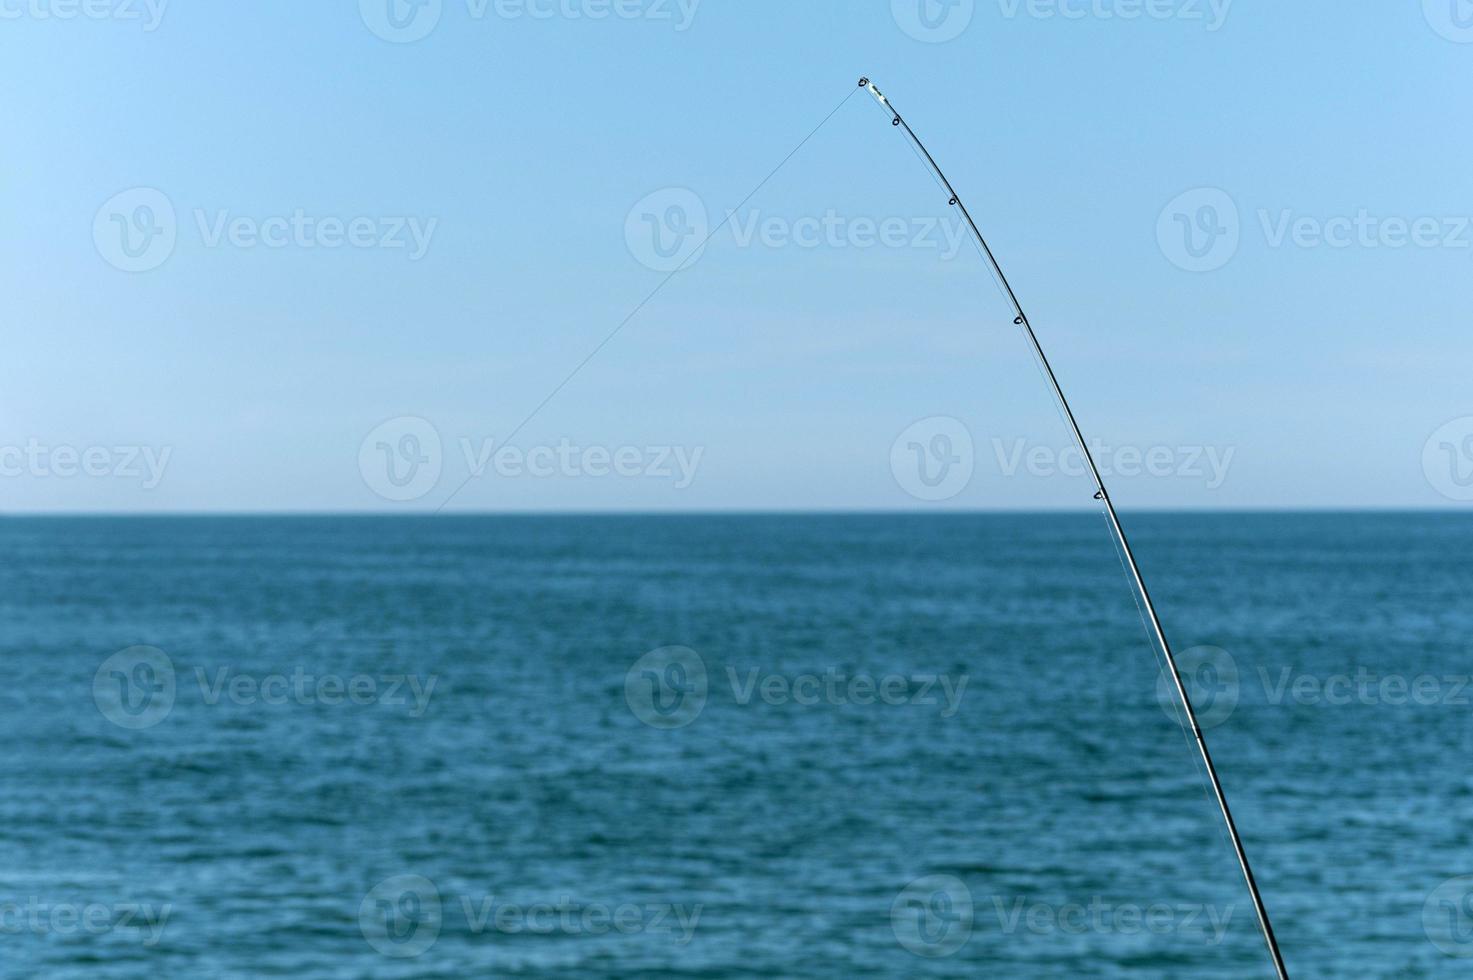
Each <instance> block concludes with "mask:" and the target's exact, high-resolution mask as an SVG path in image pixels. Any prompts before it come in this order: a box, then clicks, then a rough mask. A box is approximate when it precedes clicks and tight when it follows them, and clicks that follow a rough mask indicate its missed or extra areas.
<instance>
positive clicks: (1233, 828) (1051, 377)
mask: <svg viewBox="0 0 1473 980" xmlns="http://www.w3.org/2000/svg"><path fill="white" fill-rule="evenodd" d="M859 87H860V88H867V89H869V91H870V94H871V95H873V96H874V97H875V101H877V102H878V103H879V104H880V106H881V107H882V108H884V109H887V110H889V112H890V115H891V119H890V124H891V125H892V126H897V127H901V128H903V129H904V130H905V134H906V135H907V136H909V137H910V140H911V142H912V143H914V144H915V145H916V149H918V150H920V152H921V155H922V156H923V157H924V158H925V161H926V164H927V165H928V166H929V167H930V169H931V170H932V171H933V172H934V173H935V174H936V177H937V178H938V179H939V180H940V181H941V184H942V186H943V187H945V188H946V193H947V194H949V195H950V196H951V199H950V200H949V201H947V204H948V205H950V206H951V207H954V208H957V209H959V210H960V211H961V214H962V217H963V218H965V219H966V222H967V227H968V228H970V229H971V231H972V235H973V236H974V237H975V238H976V239H977V244H978V245H979V246H980V247H981V250H982V255H983V257H984V258H986V260H987V264H988V265H989V266H990V267H991V268H992V272H993V273H994V274H995V275H996V276H997V281H998V282H999V283H1000V284H1001V285H1002V288H1003V291H1004V292H1005V293H1007V297H1008V302H1010V303H1011V304H1012V307H1013V312H1014V313H1015V314H1016V316H1015V317H1014V318H1013V323H1015V324H1016V325H1018V326H1020V327H1022V328H1023V332H1024V333H1025V334H1026V335H1027V337H1028V342H1029V344H1030V345H1031V346H1032V347H1033V353H1034V354H1035V355H1036V356H1037V357H1038V362H1039V364H1041V365H1042V366H1043V371H1044V374H1045V375H1046V376H1047V378H1048V381H1049V384H1050V386H1052V388H1053V390H1054V397H1055V398H1056V399H1057V400H1058V403H1059V407H1060V408H1061V409H1063V412H1064V418H1065V419H1066V420H1067V421H1068V423H1069V428H1070V429H1072V430H1073V431H1074V441H1075V442H1077V443H1078V444H1079V451H1080V453H1081V454H1083V456H1084V460H1085V462H1086V463H1088V464H1089V472H1090V475H1091V476H1092V477H1093V478H1094V482H1095V487H1096V488H1097V489H1096V491H1095V499H1096V500H1098V501H1100V502H1101V503H1103V504H1104V507H1105V516H1106V517H1107V518H1108V520H1109V522H1110V528H1111V530H1112V531H1114V533H1115V539H1116V540H1117V541H1118V542H1119V543H1120V551H1121V553H1122V554H1123V555H1124V557H1125V563H1126V565H1128V566H1129V569H1130V577H1131V579H1132V580H1133V582H1134V584H1135V588H1136V591H1137V592H1138V593H1139V594H1140V597H1141V600H1142V601H1143V602H1144V603H1145V612H1146V615H1147V617H1149V619H1150V621H1151V631H1152V632H1153V633H1154V634H1155V637H1156V642H1157V643H1158V644H1159V645H1160V647H1161V652H1162V653H1164V654H1165V655H1166V665H1167V667H1168V668H1169V669H1170V671H1171V679H1172V680H1173V681H1175V682H1176V693H1177V695H1178V697H1180V699H1181V706H1182V710H1183V711H1185V713H1186V718H1187V721H1188V722H1189V723H1190V724H1191V726H1192V734H1193V735H1194V736H1196V739H1197V748H1198V749H1199V750H1200V751H1201V753H1202V762H1203V763H1204V764H1205V765H1206V766H1207V775H1208V777H1209V778H1210V779H1211V780H1212V792H1213V794H1214V795H1215V796H1216V797H1217V805H1218V807H1219V808H1220V809H1221V810H1222V819H1223V821H1224V822H1225V823H1226V824H1227V829H1228V834H1229V835H1231V837H1232V839H1233V851H1234V852H1235V853H1236V854H1237V857H1238V866H1239V867H1240V868H1242V869H1243V878H1244V879H1245V880H1246V881H1247V882H1248V891H1249V893H1250V894H1251V895H1252V896H1253V909H1254V911H1255V912H1257V913H1258V925H1259V927H1260V928H1261V929H1262V930H1263V938H1264V940H1265V941H1266V942H1267V943H1268V951H1269V953H1270V955H1272V956H1273V961H1274V969H1275V970H1277V971H1278V975H1279V980H1289V971H1288V970H1287V969H1286V968H1285V967H1284V957H1283V955H1282V954H1281V953H1280V952H1279V941H1278V939H1277V938H1275V936H1274V927H1273V923H1272V922H1270V921H1269V917H1268V909H1267V908H1266V907H1265V906H1264V904H1263V896H1262V895H1261V894H1260V893H1259V891H1258V882H1257V880H1256V879H1255V878H1254V877H1253V868H1252V866H1251V865H1249V863H1248V854H1247V852H1246V851H1244V850H1243V838H1242V837H1241V836H1239V834H1238V825H1237V824H1236V823H1234V821H1233V812H1232V810H1231V809H1229V808H1228V801H1227V796H1226V795H1225V794H1224V793H1223V789H1222V782H1221V780H1219V779H1218V778H1217V767H1216V766H1214V765H1213V764H1212V754H1211V753H1210V752H1208V751H1207V741H1206V739H1204V738H1203V737H1202V727H1201V726H1200V725H1199V724H1198V723H1197V713H1196V711H1195V710H1193V708H1192V699H1191V696H1190V695H1188V694H1187V688H1186V684H1185V683H1184V682H1183V681H1182V677H1181V670H1180V668H1178V667H1177V664H1176V655H1175V654H1174V653H1172V651H1171V644H1170V643H1169V642H1168V641H1167V639H1166V631H1165V630H1164V629H1163V628H1162V626H1161V618H1160V617H1159V616H1157V615H1156V605H1155V603H1154V602H1152V601H1151V593H1150V591H1149V590H1148V589H1147V588H1146V580H1145V578H1144V577H1142V575H1141V569H1140V566H1139V565H1138V564H1136V560H1135V552H1134V551H1132V550H1131V547H1130V541H1129V540H1128V539H1127V538H1126V537H1125V529H1124V528H1123V527H1121V526H1120V515H1118V514H1117V513H1115V504H1114V502H1113V501H1112V500H1111V499H1110V491H1109V490H1108V489H1106V487H1105V479H1104V477H1103V476H1101V475H1100V468H1099V466H1097V465H1096V464H1095V459H1094V455H1093V454H1092V453H1091V452H1090V451H1089V445H1088V444H1087V443H1086V442H1085V439H1084V432H1083V430H1081V429H1080V428H1079V422H1078V421H1077V420H1076V419H1075V418H1074V411H1073V409H1071V408H1070V407H1069V399H1067V398H1065V397H1064V389H1063V388H1062V387H1061V386H1060V385H1059V379H1058V376H1057V375H1055V374H1054V369H1053V366H1052V365H1051V364H1050V363H1049V359H1048V355H1047V354H1045V353H1044V352H1043V345H1042V344H1041V343H1039V340H1038V334H1037V333H1035V332H1034V330H1033V324H1032V323H1030V322H1029V320H1028V314H1026V313H1024V312H1023V304H1022V303H1020V302H1018V294H1017V293H1015V292H1013V287H1012V284H1011V283H1009V282H1008V277H1007V276H1006V275H1004V274H1003V271H1002V266H1001V265H1000V264H998V261H997V256H995V255H994V254H993V253H992V248H991V246H989V245H988V244H987V239H986V238H984V237H983V235H982V231H981V229H980V228H978V227H977V222H975V221H973V220H972V215H971V213H970V212H969V211H968V210H967V206H966V205H965V204H963V203H962V199H961V196H960V195H959V194H957V192H956V188H954V187H952V186H951V181H950V180H948V179H947V177H946V174H944V173H943V172H942V171H941V168H940V167H939V166H937V164H936V159H935V157H933V156H931V151H930V150H928V149H926V144H924V143H922V142H921V138H920V137H919V136H917V135H916V134H915V130H913V129H911V128H910V124H909V123H907V122H906V121H905V118H904V117H903V116H901V115H900V113H899V112H898V111H896V109H895V106H893V105H891V104H890V100H889V99H887V98H886V97H885V96H884V95H883V94H882V93H881V92H880V90H879V89H877V88H875V85H874V83H873V82H871V81H870V80H869V79H868V78H861V79H860V80H859Z"/></svg>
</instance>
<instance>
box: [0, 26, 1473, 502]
mask: <svg viewBox="0 0 1473 980" xmlns="http://www.w3.org/2000/svg"><path fill="white" fill-rule="evenodd" d="M0 58H3V64H4V68H3V71H4V73H5V75H6V79H7V82H8V84H7V86H6V91H7V93H9V94H8V95H7V97H6V98H5V99H4V100H3V101H0V124H3V127H4V132H5V133H6V137H7V138H6V141H5V153H4V155H3V157H0V167H3V169H4V180H3V181H0V216H3V219H0V228H3V233H0V284H3V288H4V297H5V302H4V315H3V323H4V326H5V338H6V357H5V358H3V360H0V512H26V511H140V512H157V511H199V510H204V511H210V510H218V511H232V512H233V511H257V510H268V511H269V510H286V511H297V510H328V511H393V512H403V513H421V512H432V511H436V510H440V509H442V508H443V509H446V510H451V511H456V510H503V509H505V510H577V511H589V510H594V511H596V510H641V511H650V510H721V509H737V510H749V509H831V508H837V509H879V510H883V509H932V508H934V509H949V508H960V509H989V508H1000V509H1012V508H1052V507H1071V508H1072V507H1079V506H1088V505H1089V497H1090V494H1091V493H1092V487H1090V486H1089V485H1088V481H1087V480H1086V479H1084V478H1083V477H1082V475H1080V472H1079V467H1078V460H1077V458H1075V456H1074V455H1073V453H1072V452H1071V451H1070V450H1069V437H1068V433H1067V431H1066V430H1065V429H1064V428H1063V426H1062V425H1061V422H1060V419H1059V417H1058V414H1057V412H1056V411H1055V409H1054V408H1053V406H1052V405H1051V402H1050V399H1049V397H1048V392H1047V389H1046V388H1045V387H1044V384H1043V382H1042V380H1041V378H1040V376H1039V373H1038V371H1037V370H1036V368H1035V365H1034V364H1033V362H1032V360H1031V358H1030V356H1029V353H1028V351H1027V349H1026V347H1025V346H1024V343H1023V341H1022V339H1021V338H1020V336H1019V335H1018V333H1017V330H1016V328H1015V327H1013V326H1012V324H1011V313H1010V311H1009V309H1008V307H1007V305H1006V304H1005V303H1004V302H1003V300H1002V299H1001V297H1000V295H999V293H998V291H997V289H996V288H995V286H994V285H993V284H992V282H991V280H990V278H989V276H988V274H987V271H986V268H985V266H984V265H983V264H982V262H981V260H980V258H979V256H978V255H977V253H976V251H975V250H974V249H973V248H972V247H971V245H970V244H969V243H968V242H967V241H966V240H965V238H964V237H963V236H962V235H961V228H960V226H959V225H958V223H957V215H956V212H955V211H954V209H952V208H950V207H948V205H947V201H946V199H945V195H944V194H942V192H941V191H940V190H939V189H938V188H937V186H936V185H935V184H934V183H933V182H932V181H931V179H930V177H929V176H928V175H927V173H926V171H925V170H924V168H923V167H922V166H921V165H920V164H919V162H918V160H917V158H916V157H915V155H914V153H913V152H912V151H911V149H910V148H909V147H908V145H907V144H906V142H905V141H904V139H903V137H902V135H901V133H900V132H899V131H898V130H896V129H894V128H893V127H891V126H890V125H888V123H887V119H886V114H885V113H884V112H883V111H881V110H880V109H879V107H878V106H876V105H875V103H874V102H873V100H872V99H870V98H869V96H868V95H866V94H864V93H863V92H861V91H859V90H858V89H857V87H856V84H855V83H856V80H857V79H858V77H859V76H860V75H861V74H865V75H870V76H872V77H874V79H875V80H876V82H877V83H878V84H879V85H880V87H881V88H882V89H883V90H884V91H885V92H886V94H887V95H888V96H889V97H890V98H891V99H892V100H893V101H894V103H895V105H896V106H898V107H899V108H900V110H901V111H902V112H903V113H905V115H906V117H907V119H908V120H909V121H910V123H911V124H912V125H913V126H914V127H915V128H916V130H917V131H918V132H919V133H920V134H921V136H922V137H923V138H925V139H926V140H927V142H928V143H929V145H930V148H931V150H932V151H933V153H934V154H935V156H936V157H937V159H938V160H939V161H940V162H941V164H942V166H943V167H945V168H946V169H947V171H948V173H949V175H950V177H951V179H952V181H953V183H954V184H955V185H956V187H957V188H958V189H959V191H960V192H961V194H962V195H963V197H964V198H965V199H966V201H967V203H968V204H969V206H970V208H971V210H972V212H973V214H974V215H975V216H976V217H977V218H978V220H979V221H980V222H981V223H982V225H983V227H984V230H985V231H986V232H987V234H988V235H989V238H990V240H991V243H992V245H993V246H994V248H995V249H996V251H997V253H998V254H999V256H1000V258H1001V259H1002V261H1003V264H1004V266H1005V268H1006V269H1007V270H1008V273H1009V275H1010V276H1011V277H1012V280H1013V284H1014V286H1015V287H1016V288H1017V291H1018V293H1019V294H1020V296H1021V297H1022V300H1023V302H1024V305H1025V306H1026V307H1027V308H1028V309H1029V312H1030V316H1031V317H1032V319H1033V321H1034V323H1035V325H1036V326H1037V328H1038V330H1039V332H1040V334H1041V336H1042V338H1043V341H1044V344H1045V346H1046V347H1047V348H1048V349H1049V351H1050V354H1051V356H1052V357H1053V359H1054V364H1055V367H1056V369H1057V371H1058V373H1059V376H1060V378H1061V379H1062V381H1063V383H1064V385H1065V387H1066V389H1067V390H1068V392H1069V393H1070V395H1071V398H1072V399H1073V401H1074V403H1075V409H1076V411H1077V412H1078V414H1079V416H1080V419H1081V421H1082V422H1083V424H1084V426H1085V429H1086V432H1087V433H1089V434H1090V435H1091V436H1092V437H1093V438H1094V439H1095V440H1096V447H1097V449H1098V452H1099V455H1100V458H1101V461H1102V463H1103V464H1104V465H1105V466H1106V467H1107V468H1108V469H1109V471H1110V473H1111V474H1112V486H1113V488H1114V495H1115V497H1116V498H1117V501H1118V502H1119V503H1120V505H1121V506H1122V507H1123V508H1127V509H1129V508H1238V507H1465V506H1467V505H1468V502H1469V501H1473V384H1470V382H1469V375H1470V365H1473V332H1470V330H1469V328H1468V318H1469V311H1470V310H1473V220H1470V219H1473V170H1470V168H1469V167H1468V166H1467V161H1468V160H1469V159H1470V156H1473V154H1470V150H1473V131H1470V129H1469V127H1468V126H1467V124H1466V119H1465V118H1464V117H1465V116H1466V112H1465V111H1464V110H1463V105H1464V101H1465V100H1464V98H1463V95H1464V93H1466V92H1467V91H1468V89H1469V83H1470V82H1473V9H1470V8H1469V5H1468V4H1467V3H1466V2H1465V0H1411V2H1407V3H1399V4H1365V5H1345V4H1343V3H1332V2H1330V0H1301V2H1298V3H1294V4H1282V3H1274V4H1269V3H1249V2H1246V0H1236V2H1229V0H946V2H941V0H894V2H893V3H892V2H888V0H877V2H871V3H867V4H863V5H857V4H852V3H842V2H838V0H814V2H809V3H802V4H794V3H770V2H746V3H733V2H731V0H415V2H410V0H361V2H359V0H333V2H329V3H318V4H302V3H286V2H284V0H263V2H260V3H255V4H248V5H246V4H242V5H226V4H197V3H186V2H183V0H172V2H164V0H151V2H145V0H90V2H89V3H87V4H85V5H81V4H78V3H77V2H75V0H0ZM846 100H847V101H846ZM841 103H842V105H841ZM836 106H838V107H839V108H838V110H837V111H834V110H835V108H836ZM831 112H832V113H833V115H832V117H831V118H829V120H828V122H827V123H825V124H824V125H822V127H821V128H819V130H818V131H817V132H816V133H815V134H813V135H812V138H811V139H809V140H808V141H807V142H806V143H803V145H802V148H801V149H799V150H798V151H797V152H796V153H794V154H793V155H792V157H791V158H790V159H788V160H787V162H786V163H785V164H784V165H783V166H782V167H781V168H780V169H779V170H778V171H777V172H776V174H775V175H773V176H772V178H771V180H770V181H769V182H767V183H766V184H765V185H763V186H762V187H761V189H760V190H758V191H757V193H755V194H752V191H753V190H754V188H757V186H758V185H759V183H760V182H761V181H762V180H763V179H764V178H765V177H767V176H768V174H769V173H770V172H772V171H773V168H774V167H777V166H778V165H779V164H780V163H782V162H783V161H784V159H785V158H786V157H788V155H789V153H791V152H792V151H793V150H794V148H795V147H797V146H799V144H800V142H802V141H803V140H804V138H805V137H806V136H808V134H809V133H810V132H811V131H812V130H814V128H815V127H816V126H819V124H820V123H821V122H822V121H823V120H824V119H825V117H827V116H829V114H830V113H831ZM749 194H752V196H751V197H750V199H748V195H749ZM733 209H734V213H731V214H730V220H728V221H726V222H725V223H724V224H723V223H722V222H723V219H726V218H728V214H729V212H732V211H733ZM708 235H709V241H706V244H705V247H704V248H703V249H701V250H700V251H699V252H695V251H693V248H694V246H696V245H698V244H699V243H700V242H701V241H702V240H705V239H706V238H707V236H708ZM682 262H684V263H685V264H684V267H683V269H682V271H679V272H678V273H676V274H675V275H674V276H673V277H669V275H668V274H669V272H670V270H671V269H672V268H674V267H676V266H677V265H679V264H680V263H682ZM667 277H668V281H667ZM662 283H663V285H662ZM631 314H632V315H631ZM621 324H622V326H621ZM590 355H591V356H590ZM477 473H479V475H476V474H477Z"/></svg>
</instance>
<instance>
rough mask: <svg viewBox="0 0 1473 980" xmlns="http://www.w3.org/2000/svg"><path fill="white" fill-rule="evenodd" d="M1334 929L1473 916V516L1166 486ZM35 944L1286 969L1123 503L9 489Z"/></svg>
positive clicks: (1300, 863) (16, 828)
mask: <svg viewBox="0 0 1473 980" xmlns="http://www.w3.org/2000/svg"><path fill="white" fill-rule="evenodd" d="M1127 528H1128V529H1129V530H1131V531H1132V532H1133V535H1134V538H1135V543H1136V544H1137V546H1138V550H1139V554H1140V558H1141V561H1142V564H1143V566H1144V568H1145V571H1146V574H1147V577H1148V579H1149V580H1150V582H1151V584H1152V587H1153V590H1154V593H1155V597H1156V599H1157V600H1158V603H1159V606H1160V609H1161V612H1162V615H1163V618H1164V620H1165V622H1166V625H1167V630H1168V632H1169V634H1170V635H1171V636H1172V638H1173V641H1174V643H1175V644H1176V646H1177V647H1178V648H1179V649H1180V650H1182V651H1183V654H1184V661H1186V662H1187V663H1188V666H1189V667H1190V675H1191V679H1192V686H1193V689H1194V691H1195V692H1196V694H1197V696H1198V698H1199V701H1200V703H1201V707H1202V708H1203V714H1204V720H1205V721H1206V722H1207V723H1208V725H1209V726H1210V727H1209V728H1208V731H1207V737H1208V740H1209V743H1210V745H1211V747H1212V749H1213V752H1214V754H1215V756H1216V760H1217V762H1218V765H1219V768H1220V771H1221V773H1222V777H1223V781H1224V783H1225V785H1226V788H1227V792H1228V795H1229V798H1230V800H1231V802H1232V804H1233V806H1234V810H1235V814H1236V816H1237V818H1238V822H1239V824H1240V827H1241V829H1242V831H1243V835H1244V838H1245V841H1246V844H1247V848H1248V852H1249V855H1250V857H1251V858H1252V860H1253V861H1254V864H1255V866H1256V870H1257V873H1258V877H1259V881H1260V884H1261V886H1262V889H1263V892H1264V895H1265V896H1266V898H1267V901H1268V904H1269V907H1270V911H1271V913H1272V915H1273V918H1274V923H1275V925H1276V927H1277V931H1278V934H1279V938H1280V942H1281V944H1282V946H1283V949H1284V953H1285V957H1286V959H1287V962H1288V965H1289V968H1290V971H1291V973H1292V974H1293V975H1294V976H1296V977H1404V978H1415V977H1442V976H1448V977H1452V976H1465V975H1467V972H1468V969H1469V967H1470V964H1473V960H1470V959H1468V958H1466V957H1468V956H1469V955H1470V954H1473V879H1466V878H1464V877H1463V876H1466V875H1473V773H1470V769H1469V763H1468V758H1469V755H1468V753H1469V749H1470V745H1473V739H1470V724H1469V722H1470V714H1473V707H1470V702H1473V690H1469V689H1467V687H1468V686H1467V681H1466V679H1467V677H1468V675H1469V674H1470V673H1473V598H1470V595H1473V588H1470V586H1473V565H1470V559H1469V556H1470V555H1473V547H1470V546H1473V520H1469V519H1468V518H1466V517H1463V516H1461V515H1446V516H1436V515H1392V514H1387V515H1369V514H1363V515H1349V514H1341V515H1333V514H1323V515H1287V514H1286V515H1251V516H1249V515H1228V514H1222V515H1206V516H1204V515H1191V516H1188V515H1174V516H1166V515H1141V516H1129V515H1128V516H1127ZM0 554H3V556H4V559H3V561H0V583H3V588H0V602H3V612H4V618H3V624H4V627H3V632H0V645H3V650H4V658H5V663H6V665H7V667H8V670H7V672H6V673H7V679H6V683H5V684H4V685H3V687H0V699H3V701H0V709H3V718H4V722H3V725H4V728H3V731H4V735H5V740H4V745H5V751H4V753H3V755H0V760H3V761H0V779H3V787H4V789H3V794H0V834H3V855H4V858H3V860H0V975H3V976H6V977H10V976H14V977H60V978H71V977H77V978H82V977H87V978H108V977H145V976H147V977H158V976H166V977H260V976H293V977H322V978H349V977H352V978H358V977H481V976H535V977H557V978H561V977H568V978H572V977H577V978H601V977H648V978H656V977H669V978H675V977H681V978H697V977H703V978H722V977H755V976H780V977H805V978H847V977H964V976H967V977H970V976H993V977H1024V978H1032V977H1039V978H1043V977H1194V978H1196V977H1204V978H1216V977H1223V978H1228V977H1232V978H1241V977H1258V976H1262V977H1268V976H1272V970H1271V968H1270V965H1269V961H1268V959H1267V957H1266V955H1265V953H1264V951H1263V946H1262V941H1261V939H1260V937H1259V934H1258V931H1257V928H1256V925H1255V923H1254V917H1253V911H1252V907H1251V905H1250V904H1249V901H1248V896H1247V893H1246V890H1245V888H1244V887H1243V884H1242V880H1241V877H1240V875H1239V872H1238V869H1237V866H1236V864H1235V862H1234V860H1233V857H1232V852H1231V850H1230V848H1229V845H1228V842H1227V840H1226V838H1225V836H1224V833H1223V831H1222V829H1221V827H1220V820H1219V817H1218V814H1217V811H1216V808H1215V806H1214V805H1213V804H1212V802H1211V801H1210V800H1209V799H1208V798H1207V797H1206V793H1205V784H1204V782H1203V777H1202V774H1201V769H1200V766H1199V765H1198V763H1197V761H1196V759H1195V755H1194V750H1193V748H1192V746H1191V744H1190V742H1189V741H1188V740H1187V739H1186V738H1185V737H1184V735H1183V732H1182V730H1181V728H1180V727H1179V724H1178V722H1177V720H1175V719H1174V718H1173V716H1172V713H1171V712H1170V710H1169V702H1166V703H1164V704H1163V701H1162V700H1161V699H1160V697H1159V691H1160V685H1159V682H1160V681H1161V676H1160V671H1159V666H1158V663H1157V660H1156V659H1155V657H1154V655H1153V653H1152V648H1151V646H1150V644H1149V643H1148V642H1147V640H1146V637H1145V634H1144V632H1143V630H1142V624H1141V621H1140V618H1139V615H1138V612H1137V609H1136V607H1135V605H1134V603H1133V601H1132V599H1131V594H1130V591H1129V588H1128V585H1127V582H1126V579H1125V577H1124V573H1123V571H1122V569H1121V567H1120V564H1119V561H1118V558H1117V556H1116V554H1115V552H1114V550H1113V548H1112V546H1111V544H1110V539H1109V537H1108V535H1107V533H1106V529H1105V525H1104V523H1103V521H1102V520H1101V519H1100V518H1099V517H1098V516H1095V515H1067V516H1060V515H1054V516H1041V515H1013V516H954V517H941V516H883V517H882V516H721V517H714V516H713V517H545V518H543V517H447V518H378V517H374V518H346V517H344V518H309V517H296V518H274V517H272V518H267V517H259V518H250V517H243V518H203V517H201V518H100V517H99V518H79V519H61V518H56V519H7V520H3V521H0Z"/></svg>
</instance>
